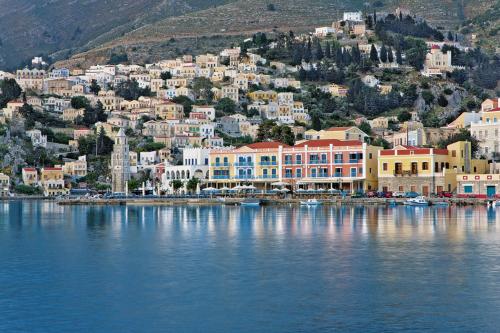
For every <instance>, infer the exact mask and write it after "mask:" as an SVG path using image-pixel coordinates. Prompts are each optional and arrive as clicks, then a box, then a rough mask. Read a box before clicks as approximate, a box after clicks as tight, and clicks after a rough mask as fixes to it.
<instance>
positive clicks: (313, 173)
mask: <svg viewBox="0 0 500 333" xmlns="http://www.w3.org/2000/svg"><path fill="white" fill-rule="evenodd" d="M316 173H317V170H316V168H314V169H311V177H313V178H314V177H316Z"/></svg>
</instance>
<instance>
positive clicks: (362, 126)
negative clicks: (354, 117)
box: [358, 121, 372, 135]
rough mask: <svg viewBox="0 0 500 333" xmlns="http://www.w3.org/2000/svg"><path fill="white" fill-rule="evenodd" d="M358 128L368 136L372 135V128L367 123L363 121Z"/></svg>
mask: <svg viewBox="0 0 500 333" xmlns="http://www.w3.org/2000/svg"><path fill="white" fill-rule="evenodd" d="M358 128H359V129H360V130H362V131H363V132H365V133H366V134H368V135H371V134H372V127H371V126H370V124H369V123H367V122H366V121H363V122H362V123H361V124H359V126H358Z"/></svg>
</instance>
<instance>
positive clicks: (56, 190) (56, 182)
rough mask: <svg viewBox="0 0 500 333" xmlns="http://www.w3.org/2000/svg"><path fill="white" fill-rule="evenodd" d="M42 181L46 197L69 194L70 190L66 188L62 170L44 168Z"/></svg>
mask: <svg viewBox="0 0 500 333" xmlns="http://www.w3.org/2000/svg"><path fill="white" fill-rule="evenodd" d="M40 181H41V184H42V188H43V195H44V196H46V197H54V196H58V195H66V194H68V189H67V188H65V186H64V173H63V169H62V168H43V169H42V171H41V177H40Z"/></svg>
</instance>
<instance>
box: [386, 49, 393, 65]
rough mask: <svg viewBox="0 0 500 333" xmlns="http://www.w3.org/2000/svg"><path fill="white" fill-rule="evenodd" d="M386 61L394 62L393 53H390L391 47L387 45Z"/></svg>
mask: <svg viewBox="0 0 500 333" xmlns="http://www.w3.org/2000/svg"><path fill="white" fill-rule="evenodd" d="M387 61H388V62H389V63H393V62H394V54H393V53H392V47H390V46H389V49H388V50H387Z"/></svg>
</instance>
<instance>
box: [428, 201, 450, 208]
mask: <svg viewBox="0 0 500 333" xmlns="http://www.w3.org/2000/svg"><path fill="white" fill-rule="evenodd" d="M432 205H433V206H436V207H448V206H449V205H450V204H449V203H448V202H446V201H436V202H433V203H432Z"/></svg>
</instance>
